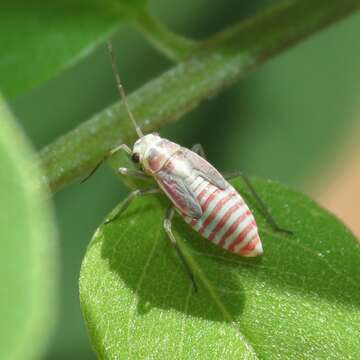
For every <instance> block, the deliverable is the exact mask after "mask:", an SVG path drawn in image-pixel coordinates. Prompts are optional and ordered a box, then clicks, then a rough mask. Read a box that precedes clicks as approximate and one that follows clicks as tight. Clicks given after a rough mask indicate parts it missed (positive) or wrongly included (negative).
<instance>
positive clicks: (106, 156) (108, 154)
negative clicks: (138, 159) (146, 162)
mask: <svg viewBox="0 0 360 360" xmlns="http://www.w3.org/2000/svg"><path fill="white" fill-rule="evenodd" d="M119 150H123V151H126V152H127V153H128V154H129V155H131V153H132V151H131V149H130V148H129V147H128V146H127V145H126V144H121V145H119V146H117V147H116V148H114V149H111V150H110V151H109V152H108V153H107V154H106V155H105V156H104V157H103V158H102V159H101V160H100V161H99V162H98V163H97V164H96V165H95V167H94V168H93V169H92V170H91V171H90V173H89V175H87V176H86V177H85V178H84V179H82V180H81V181H80V184H82V183H83V182H85V181H86V180H87V179H89V178H90V177H91V176H92V175H93V174H94V172H95V171H96V170H97V169H98V168H99V167H100V165H102V164H103V163H104V162H105V161H106V160H107V159H108V158H109V157H110V156H112V155H114V154H115V153H116V152H118V151H119Z"/></svg>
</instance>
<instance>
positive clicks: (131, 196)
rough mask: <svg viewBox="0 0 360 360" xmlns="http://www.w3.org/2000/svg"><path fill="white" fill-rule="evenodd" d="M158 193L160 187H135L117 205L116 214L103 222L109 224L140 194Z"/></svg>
mask: <svg viewBox="0 0 360 360" xmlns="http://www.w3.org/2000/svg"><path fill="white" fill-rule="evenodd" d="M158 193H160V189H157V188H155V189H137V190H134V191H132V192H131V193H130V194H129V195H128V196H127V197H126V198H125V200H124V201H123V202H122V204H121V206H120V207H119V209H118V210H117V212H116V214H115V215H114V216H112V217H111V218H109V219H106V220H105V224H109V223H110V222H112V221H114V220H115V219H117V218H118V217H119V216H120V215H121V214H122V213H123V212H124V211H125V210H126V209H127V208H128V207H129V205H130V204H131V202H132V201H133V200H134V199H135V198H137V197H140V196H145V195H152V194H158Z"/></svg>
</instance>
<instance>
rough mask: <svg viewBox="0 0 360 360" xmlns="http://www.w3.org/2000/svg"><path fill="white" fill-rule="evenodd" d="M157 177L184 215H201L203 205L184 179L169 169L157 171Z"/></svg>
mask: <svg viewBox="0 0 360 360" xmlns="http://www.w3.org/2000/svg"><path fill="white" fill-rule="evenodd" d="M155 179H156V181H157V182H158V183H159V185H160V187H161V188H162V189H163V190H164V191H165V193H166V194H167V195H168V197H169V198H170V200H171V201H172V202H173V203H174V205H175V206H176V207H177V208H178V209H179V210H180V211H181V212H182V213H183V214H184V215H187V216H190V217H192V218H194V219H199V218H200V217H201V215H202V209H201V206H200V204H199V203H198V201H197V199H196V195H195V194H194V193H193V191H191V189H190V187H189V186H188V185H187V184H186V182H185V180H184V179H182V178H181V177H179V176H176V175H174V174H173V173H172V172H171V171H168V170H167V169H164V170H161V171H159V172H157V173H156V176H155Z"/></svg>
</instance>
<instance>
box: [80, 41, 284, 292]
mask: <svg viewBox="0 0 360 360" xmlns="http://www.w3.org/2000/svg"><path fill="white" fill-rule="evenodd" d="M108 50H109V53H110V56H111V61H112V67H113V72H114V75H115V79H116V83H117V87H118V90H119V94H120V98H121V99H122V101H123V103H124V105H125V107H126V110H127V112H128V115H129V118H130V120H131V121H132V123H133V125H134V128H135V131H136V133H137V135H138V137H139V139H138V140H137V141H136V142H135V144H134V146H133V149H130V148H129V147H128V146H127V145H126V144H122V145H120V146H118V147H116V148H114V149H113V150H111V151H110V152H109V154H108V155H107V156H106V157H105V158H104V159H102V161H101V162H100V163H99V164H98V165H97V166H96V167H95V168H94V169H93V171H92V172H91V173H90V174H89V175H88V176H87V177H86V178H85V179H84V180H83V181H85V180H86V179H88V178H89V177H90V176H91V175H92V174H93V173H94V172H95V171H96V169H97V168H98V167H99V166H100V165H101V163H102V162H103V161H104V160H106V159H107V158H108V157H109V156H111V155H113V154H114V153H116V152H118V151H120V150H122V151H125V152H127V153H128V154H129V156H131V159H132V160H133V162H134V163H136V164H138V165H139V170H133V169H128V168H119V169H118V171H119V173H120V174H121V175H124V176H133V177H137V178H148V177H152V178H153V179H154V180H155V181H156V183H157V185H158V187H156V188H149V189H141V190H140V189H138V190H134V191H133V192H131V193H130V195H128V197H127V198H126V199H125V200H124V201H123V203H122V205H121V206H120V208H119V209H118V212H117V214H116V215H115V216H113V217H112V218H110V219H108V220H106V223H109V222H111V221H113V220H114V219H115V218H117V217H119V216H120V215H121V214H122V213H123V212H124V211H125V210H126V208H127V207H128V206H129V205H130V203H131V202H132V201H133V200H134V199H135V198H137V197H139V196H147V195H152V194H158V193H161V192H162V193H164V194H165V195H166V196H167V197H168V198H169V199H170V200H171V206H170V207H169V208H168V210H167V212H166V216H165V219H164V229H165V231H166V233H167V235H168V237H169V239H170V241H171V243H172V244H173V245H174V246H175V249H176V251H177V254H178V255H179V257H180V260H181V261H182V263H183V264H184V266H185V269H186V271H187V273H188V275H189V277H190V279H191V281H192V283H193V286H194V289H195V290H196V289H197V287H196V282H195V279H194V276H193V273H192V271H191V268H190V266H189V265H188V263H187V261H186V258H185V256H184V255H183V253H182V251H181V249H180V247H179V246H178V244H177V242H176V238H175V236H174V234H173V232H172V220H173V217H174V214H175V212H177V213H179V214H180V215H181V216H182V217H183V218H184V220H185V222H187V223H188V224H189V225H190V226H191V227H192V228H193V229H194V230H195V231H197V232H198V233H199V234H200V235H202V236H203V237H205V238H207V239H209V240H210V241H212V242H214V243H215V244H217V245H219V246H221V247H223V248H224V249H226V250H228V251H231V252H233V253H235V254H237V255H241V256H248V257H253V256H259V255H262V253H263V247H262V243H261V240H260V237H259V232H258V228H257V225H256V221H255V218H254V215H253V214H252V212H251V211H250V209H249V207H248V206H247V204H246V203H245V201H244V199H243V198H242V197H241V195H240V194H239V193H238V192H237V191H236V190H235V189H234V187H233V186H232V185H231V184H230V183H229V182H228V181H227V180H229V179H230V178H232V177H238V176H241V177H242V179H243V180H244V182H245V184H246V185H247V186H248V188H249V190H250V191H251V193H252V195H253V196H254V198H255V200H256V201H257V203H258V205H259V206H260V208H261V210H262V212H263V214H264V215H265V217H266V219H267V220H268V222H269V223H270V225H272V227H273V228H274V229H275V230H278V231H283V232H287V233H291V231H289V230H285V229H282V228H280V227H279V226H278V225H277V224H276V222H275V221H274V220H273V218H272V216H271V214H270V213H269V211H268V210H267V208H266V206H265V204H264V203H263V201H262V200H261V199H260V197H259V196H258V195H257V193H256V191H255V189H254V188H253V186H252V184H251V183H250V181H249V180H248V178H247V177H246V176H244V175H243V174H241V173H239V172H236V173H234V174H230V175H228V176H223V175H222V174H220V172H218V171H217V170H216V169H215V168H214V167H213V166H212V165H211V164H210V163H209V162H208V161H207V160H206V159H205V155H204V152H203V150H202V147H201V146H200V145H195V146H194V147H193V148H192V149H191V150H189V149H187V148H185V147H182V146H180V145H178V144H176V143H174V142H171V141H169V140H167V139H164V138H162V137H161V136H160V135H159V134H157V133H151V134H147V135H144V134H143V132H142V131H141V129H140V127H139V126H138V124H137V123H136V121H135V118H134V116H133V114H132V112H131V110H130V108H129V105H128V101H127V96H126V94H125V91H124V89H123V86H122V83H121V80H120V76H119V72H118V69H117V67H116V59H115V55H114V52H113V48H112V43H111V41H108Z"/></svg>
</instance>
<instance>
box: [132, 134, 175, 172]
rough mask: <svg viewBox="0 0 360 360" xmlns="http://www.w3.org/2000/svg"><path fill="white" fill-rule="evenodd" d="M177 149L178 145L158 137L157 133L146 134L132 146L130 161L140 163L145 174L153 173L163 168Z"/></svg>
mask: <svg viewBox="0 0 360 360" xmlns="http://www.w3.org/2000/svg"><path fill="white" fill-rule="evenodd" d="M179 147H180V145H177V144H175V143H173V142H171V141H169V140H166V139H164V138H162V137H160V135H159V134H157V133H152V134H147V135H144V136H142V137H141V138H139V139H138V140H137V141H136V143H135V144H134V148H133V152H132V160H133V161H134V162H136V163H140V165H141V167H142V168H143V169H144V170H145V171H146V172H148V173H155V172H157V171H159V170H160V169H161V168H162V167H163V166H164V164H165V163H166V161H167V160H168V159H169V158H170V157H171V156H172V155H173V154H174V153H175V152H176V151H177V150H178V149H179Z"/></svg>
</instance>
